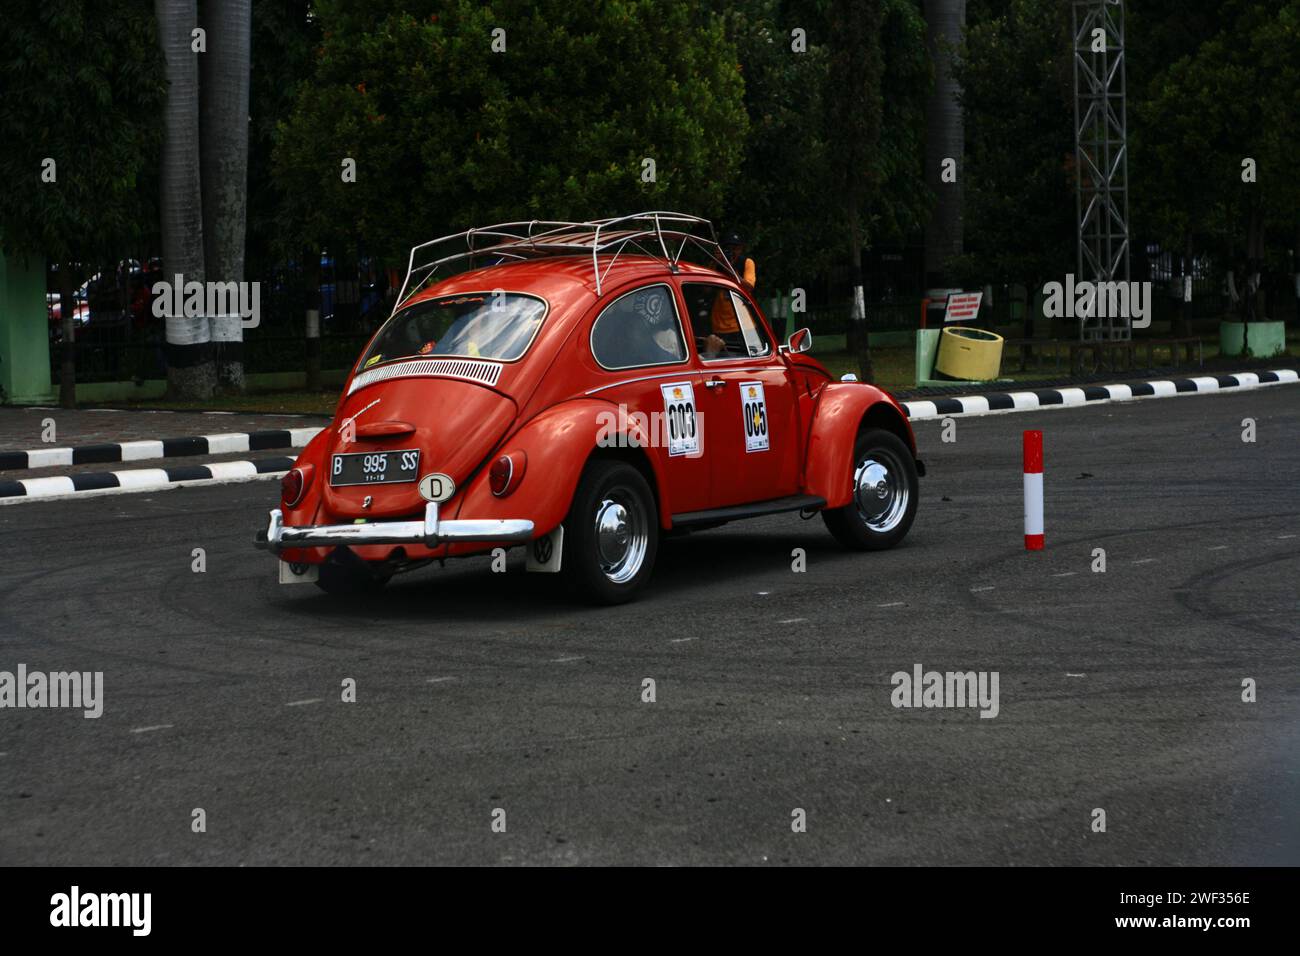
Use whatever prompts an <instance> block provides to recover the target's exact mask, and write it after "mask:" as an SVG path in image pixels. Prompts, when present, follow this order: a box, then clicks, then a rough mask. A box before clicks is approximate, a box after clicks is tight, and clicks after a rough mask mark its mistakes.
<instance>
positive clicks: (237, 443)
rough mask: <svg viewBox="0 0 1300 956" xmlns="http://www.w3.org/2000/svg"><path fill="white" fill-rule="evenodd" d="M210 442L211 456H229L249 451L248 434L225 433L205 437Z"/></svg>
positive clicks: (209, 451)
mask: <svg viewBox="0 0 1300 956" xmlns="http://www.w3.org/2000/svg"><path fill="white" fill-rule="evenodd" d="M203 437H204V438H206V439H207V440H208V454H209V455H229V454H231V453H232V452H237V451H248V450H249V449H248V432H223V433H221V434H220V435H204V436H203Z"/></svg>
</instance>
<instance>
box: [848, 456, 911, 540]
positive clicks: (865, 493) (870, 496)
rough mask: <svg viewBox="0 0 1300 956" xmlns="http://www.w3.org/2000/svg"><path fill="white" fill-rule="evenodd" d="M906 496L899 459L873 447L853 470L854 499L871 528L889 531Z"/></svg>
mask: <svg viewBox="0 0 1300 956" xmlns="http://www.w3.org/2000/svg"><path fill="white" fill-rule="evenodd" d="M909 497H910V491H909V490H908V487H907V477H906V472H904V471H903V467H902V463H901V462H899V461H898V459H897V458H895V457H894V455H893V454H892V453H891V452H889V451H886V450H885V449H881V448H873V449H872V450H871V451H869V452H868V453H867V455H866V457H865V458H863V459H862V461H860V462H859V463H858V467H857V468H856V469H855V470H854V472H853V500H854V503H855V504H856V505H857V508H858V514H859V515H861V517H862V520H863V522H865V523H866V525H867V527H869V528H870V529H871V530H872V531H876V532H880V533H888V532H890V531H892V530H894V528H896V527H898V523H899V522H900V521H902V520H903V515H905V514H906V513H907V503H908V499H909Z"/></svg>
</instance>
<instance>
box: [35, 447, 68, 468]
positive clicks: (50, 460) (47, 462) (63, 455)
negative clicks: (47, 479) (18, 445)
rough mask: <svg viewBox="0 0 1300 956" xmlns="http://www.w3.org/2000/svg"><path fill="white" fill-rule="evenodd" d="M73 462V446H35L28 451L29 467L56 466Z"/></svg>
mask: <svg viewBox="0 0 1300 956" xmlns="http://www.w3.org/2000/svg"><path fill="white" fill-rule="evenodd" d="M71 464H72V449H71V448H33V449H32V450H31V451H29V452H28V453H27V467H28V468H54V467H58V466H62V465H71Z"/></svg>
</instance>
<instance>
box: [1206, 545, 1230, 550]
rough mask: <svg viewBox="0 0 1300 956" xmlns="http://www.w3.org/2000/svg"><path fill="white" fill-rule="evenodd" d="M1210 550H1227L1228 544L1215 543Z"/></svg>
mask: <svg viewBox="0 0 1300 956" xmlns="http://www.w3.org/2000/svg"><path fill="white" fill-rule="evenodd" d="M1210 550H1211V551H1227V550H1228V546H1227V545H1226V544H1216V545H1215V546H1214V547H1212V548H1211V549H1210Z"/></svg>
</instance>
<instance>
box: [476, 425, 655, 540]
mask: <svg viewBox="0 0 1300 956" xmlns="http://www.w3.org/2000/svg"><path fill="white" fill-rule="evenodd" d="M618 412H619V407H618V406H617V405H615V404H613V403H612V402H606V401H601V400H599V399H577V400H574V401H571V402H564V403H563V404H560V405H556V406H554V407H553V408H550V409H548V410H547V411H545V412H542V413H541V414H540V415H538V416H537V417H536V418H534V419H532V421H530V422H528V424H526V425H525V426H524V427H523V428H521V429H520V430H519V431H517V432H516V433H515V434H513V435H511V436H510V437H509V438H507V439H506V440H505V441H504V442H503V443H502V444H501V447H500V448H499V449H498V450H497V451H496V452H494V453H493V455H492V457H493V459H495V458H498V457H500V456H501V455H506V454H511V453H514V452H523V454H524V455H525V456H526V457H527V463H526V465H525V468H524V475H523V478H522V479H521V480H520V481H519V483H518V485H516V486H515V488H514V489H513V490H512V491H511V492H510V493H509V494H507V495H506V496H505V497H502V498H498V497H497V496H496V495H494V494H492V490H491V488H490V486H489V484H488V468H483V469H481V470H480V471H479V473H478V474H477V475H476V476H475V478H474V480H473V481H472V482H471V483H470V486H469V488H468V489H467V490H466V492H465V494H464V497H463V499H462V502H461V505H460V509H459V511H458V514H459V516H461V517H465V518H526V519H528V520H530V521H532V522H533V537H534V538H540V537H543V536H545V535H547V534H550V533H551V532H552V531H554V530H555V528H556V527H557V526H558V525H559V524H560V523H561V522H562V521H563V520H564V517H565V515H567V514H568V513H569V506H570V505H571V503H572V502H573V494H574V492H575V491H576V490H577V487H578V480H579V478H581V476H582V470H583V468H585V467H586V465H587V462H588V460H589V459H590V458H591V457H592V456H593V455H612V456H615V457H624V456H627V457H629V458H636V457H638V456H639V458H640V465H641V467H642V469H643V470H645V468H646V463H648V468H649V471H650V473H651V474H650V476H651V477H653V482H652V484H653V486H654V487H655V488H656V489H661V488H663V487H664V485H663V481H662V477H663V476H662V475H661V474H659V465H658V462H657V461H656V460H655V457H654V456H653V455H648V454H646V453H645V452H644V451H643V450H642V449H645V448H649V447H650V441H649V438H648V436H647V435H646V434H645V433H644V430H643V429H642V428H641V427H640V425H639V423H638V422H637V420H636V419H635V418H631V419H629V418H628V417H627V416H624V417H623V419H622V420H620V419H619V414H618ZM657 497H658V498H659V499H660V500H659V510H660V522H661V524H664V523H665V522H666V521H667V520H668V517H667V516H668V511H667V507H668V503H667V502H666V501H664V500H663V496H662V495H657ZM664 526H665V527H666V526H667V525H666V524H664ZM458 551H459V549H458V548H456V547H453V549H452V553H453V554H455V553H458Z"/></svg>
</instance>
